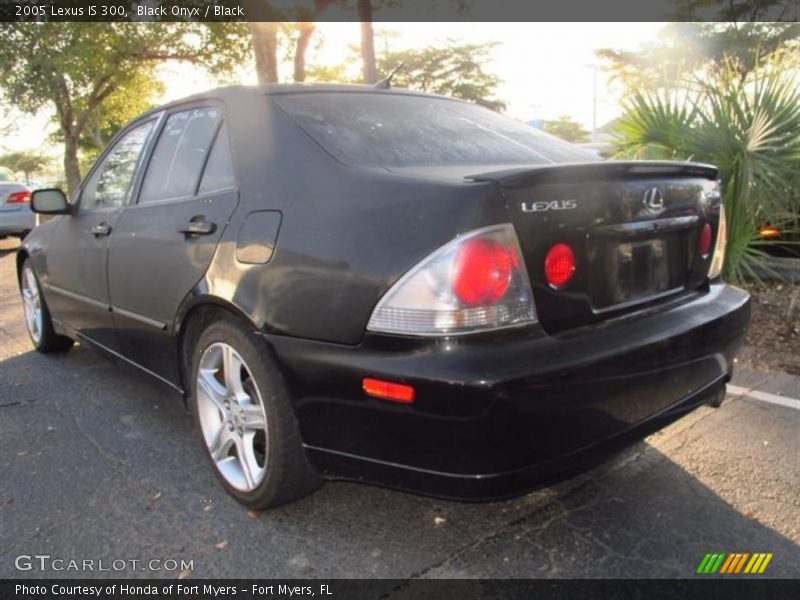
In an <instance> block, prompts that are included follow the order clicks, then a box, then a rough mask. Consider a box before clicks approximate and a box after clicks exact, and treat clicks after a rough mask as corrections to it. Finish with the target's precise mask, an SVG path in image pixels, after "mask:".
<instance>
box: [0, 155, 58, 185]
mask: <svg viewBox="0 0 800 600" xmlns="http://www.w3.org/2000/svg"><path fill="white" fill-rule="evenodd" d="M50 162H51V160H50V157H49V156H45V155H43V154H39V153H37V152H10V153H8V154H4V155H3V156H0V167H6V168H7V169H8V170H9V171H10V172H11V173H22V174H23V175H24V178H25V183H30V180H31V178H30V176H31V175H32V174H33V173H37V172H39V171H42V170H43V169H46V168H47V167H48V166H49V165H50Z"/></svg>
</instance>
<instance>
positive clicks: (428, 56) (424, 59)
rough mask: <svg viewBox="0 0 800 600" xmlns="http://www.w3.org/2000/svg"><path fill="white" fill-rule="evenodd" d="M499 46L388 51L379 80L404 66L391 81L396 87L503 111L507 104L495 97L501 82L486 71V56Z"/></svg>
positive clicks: (451, 44)
mask: <svg viewBox="0 0 800 600" xmlns="http://www.w3.org/2000/svg"><path fill="white" fill-rule="evenodd" d="M496 45H497V44H496V43H495V44H458V43H456V42H454V41H452V40H450V41H448V42H447V44H446V45H445V46H427V47H425V48H420V49H414V50H400V51H386V52H383V53H381V54H379V56H378V73H379V76H378V79H380V78H381V77H386V76H387V75H388V74H389V73H391V72H392V71H393V70H394V69H395V68H397V67H398V66H399V65H400V64H401V63H402V65H403V66H402V68H401V69H400V70H399V71H398V72H397V73H396V74H395V76H394V77H393V78H392V85H393V86H394V87H403V88H410V89H416V90H422V91H425V92H433V93H436V94H442V95H445V96H452V97H454V98H461V99H462V100H468V101H470V102H475V103H476V104H480V105H481V106H485V107H487V108H491V109H492V110H496V111H502V110H504V109H505V108H506V104H505V102H503V101H502V100H498V99H497V98H496V97H495V92H496V89H497V86H498V85H499V84H500V79H499V78H498V77H497V76H495V75H493V74H491V73H489V72H487V70H486V66H487V62H488V58H487V55H488V54H489V51H490V50H491V49H492V48H494V47H495V46H496Z"/></svg>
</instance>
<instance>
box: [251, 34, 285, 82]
mask: <svg viewBox="0 0 800 600" xmlns="http://www.w3.org/2000/svg"><path fill="white" fill-rule="evenodd" d="M250 35H251V37H252V39H253V51H254V52H255V55H256V73H257V74H258V83H277V82H278V23H250Z"/></svg>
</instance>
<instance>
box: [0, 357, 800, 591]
mask: <svg viewBox="0 0 800 600" xmlns="http://www.w3.org/2000/svg"><path fill="white" fill-rule="evenodd" d="M0 382H2V396H0V481H2V482H3V485H2V486H1V487H0V520H2V522H3V528H2V530H0V577H20V576H25V577H31V576H34V577H44V576H52V577H66V576H69V577H96V576H102V577H107V576H122V575H125V576H129V577H143V576H145V577H173V578H174V577H175V576H176V573H174V572H165V571H163V570H162V571H150V570H145V571H142V570H139V569H138V568H137V569H134V568H130V567H126V568H125V569H124V570H122V571H118V572H115V571H111V572H103V573H98V572H74V571H73V572H67V571H46V572H25V573H21V572H19V571H17V570H15V568H14V559H15V557H16V556H18V555H20V554H32V553H46V554H50V555H52V556H59V557H64V558H76V559H83V558H94V559H100V558H103V559H104V560H106V561H108V562H109V563H110V562H111V561H112V560H114V559H117V558H139V559H147V558H151V557H159V558H172V559H177V560H190V561H192V564H191V569H190V570H191V571H192V576H193V577H203V578H206V577H209V578H216V577H277V578H290V577H326V578H333V577H336V578H349V577H381V578H406V577H452V578H456V577H486V578H504V577H525V578H529V577H530V578H532V577H692V576H695V570H696V568H697V566H698V564H699V563H700V561H701V560H702V559H703V557H704V556H705V554H706V553H708V552H726V553H729V552H751V553H752V552H771V553H774V558H773V559H772V562H771V563H770V565H769V568H768V569H767V571H766V573H765V574H764V575H763V576H773V577H793V576H795V575H796V574H797V572H798V568H799V567H800V564H799V563H798V557H799V556H800V552H798V550H799V548H798V546H797V545H796V544H795V543H794V542H793V541H791V540H790V539H788V538H786V537H784V536H783V535H781V534H779V533H777V532H775V531H773V530H772V529H770V528H768V527H766V526H764V525H763V524H761V523H759V522H758V521H757V520H754V519H752V518H748V517H746V516H745V515H743V514H741V513H740V512H739V511H737V510H736V509H734V508H733V507H732V506H731V505H730V504H728V503H727V502H726V501H725V500H724V499H723V498H721V497H720V496H719V495H717V493H715V491H714V490H713V489H711V488H709V487H707V486H706V485H704V484H703V483H702V482H700V481H699V480H698V479H696V478H695V477H693V476H692V475H691V474H689V473H687V471H686V470H684V469H683V468H682V467H681V466H680V465H679V464H677V463H675V462H674V461H673V460H672V459H671V458H670V457H669V456H667V455H665V454H663V453H661V452H659V451H658V450H656V449H655V448H653V447H652V446H649V445H648V444H646V443H640V444H638V445H636V446H634V447H633V448H631V449H630V450H628V451H626V452H624V453H623V454H622V455H620V456H619V457H618V458H616V459H615V460H613V461H611V462H610V463H608V464H606V465H604V466H602V467H599V468H597V469H595V470H593V471H591V472H589V473H587V474H584V475H581V476H578V477H575V478H573V479H570V480H568V481H565V482H563V483H560V484H558V485H555V486H551V487H547V488H543V489H540V490H537V491H534V492H531V493H529V494H527V495H525V496H522V497H520V498H516V499H513V500H507V501H502V502H491V503H479V504H466V503H458V502H450V501H444V500H438V499H432V498H426V497H422V496H416V495H412V494H406V493H401V492H397V491H391V490H386V489H380V488H376V487H370V486H365V485H358V484H353V483H339V482H330V483H326V484H325V485H324V486H323V487H322V488H321V489H320V490H319V491H317V492H316V493H314V494H312V495H311V496H309V497H307V498H305V499H303V500H300V501H298V502H295V503H293V504H290V505H287V506H284V507H281V508H278V509H276V510H273V511H270V512H265V513H252V512H248V511H247V510H246V509H244V508H242V507H241V506H239V505H238V504H236V503H235V502H234V501H233V500H232V499H231V498H229V497H228V496H227V495H226V494H225V493H224V491H223V490H222V488H221V486H220V485H219V484H218V483H217V481H216V479H215V477H214V475H213V472H212V470H211V467H210V466H209V465H208V464H207V462H206V459H205V458H204V457H203V455H202V452H203V450H202V449H201V446H200V444H199V441H198V439H197V435H196V432H195V431H194V426H193V421H192V419H191V418H190V417H189V416H187V415H186V413H185V411H184V410H183V407H182V404H181V401H180V399H178V398H177V397H176V396H174V395H170V394H169V393H167V392H165V391H164V390H163V389H162V388H161V387H159V386H158V385H157V384H151V383H150V382H149V381H143V380H142V379H141V378H139V377H136V376H133V375H131V374H130V373H129V371H128V370H127V369H126V370H123V369H119V368H118V367H116V366H115V365H114V364H111V363H110V362H109V361H107V360H103V359H102V358H101V357H100V356H99V355H98V354H97V353H95V352H94V351H90V350H87V349H86V348H83V347H80V346H77V347H75V348H74V349H73V350H72V351H70V352H69V353H67V354H64V355H51V356H43V355H39V354H37V353H35V352H23V353H22V354H19V355H17V356H11V357H9V358H7V359H5V360H3V361H0ZM721 410H725V408H724V407H723V409H721ZM740 576H743V575H740ZM730 577H736V576H735V575H731V576H730Z"/></svg>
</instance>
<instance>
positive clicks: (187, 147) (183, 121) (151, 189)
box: [139, 107, 222, 203]
mask: <svg viewBox="0 0 800 600" xmlns="http://www.w3.org/2000/svg"><path fill="white" fill-rule="evenodd" d="M221 123H222V111H221V110H220V109H219V108H215V107H201V108H193V109H190V110H184V111H180V112H176V113H172V114H171V115H169V117H167V121H166V123H165V125H164V128H163V130H162V131H161V135H159V138H158V142H157V143H156V147H155V149H154V150H153V155H152V156H151V157H150V164H149V166H148V168H147V173H146V174H145V177H144V183H143V184H142V191H141V193H140V195H139V202H141V203H148V202H156V201H159V200H172V199H180V198H189V197H192V196H194V194H195V191H196V190H197V186H198V183H199V181H200V174H201V173H202V172H203V168H204V167H205V165H206V162H208V158H209V151H210V149H211V144H212V143H213V141H214V138H215V137H216V135H217V130H218V129H219V127H220V124H221Z"/></svg>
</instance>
